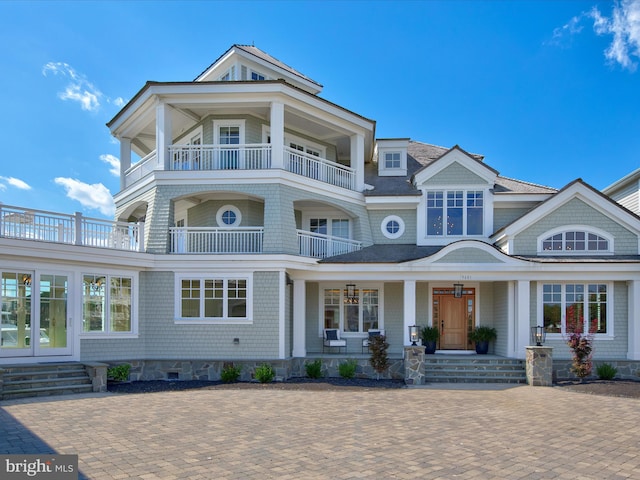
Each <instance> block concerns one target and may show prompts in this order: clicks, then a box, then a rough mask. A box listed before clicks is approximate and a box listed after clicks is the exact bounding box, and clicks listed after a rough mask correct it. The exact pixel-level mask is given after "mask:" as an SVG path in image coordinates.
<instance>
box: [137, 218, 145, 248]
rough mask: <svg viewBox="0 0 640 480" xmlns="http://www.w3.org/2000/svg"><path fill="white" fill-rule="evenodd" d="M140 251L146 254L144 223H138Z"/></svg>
mask: <svg viewBox="0 0 640 480" xmlns="http://www.w3.org/2000/svg"><path fill="white" fill-rule="evenodd" d="M138 251H139V252H144V222H138Z"/></svg>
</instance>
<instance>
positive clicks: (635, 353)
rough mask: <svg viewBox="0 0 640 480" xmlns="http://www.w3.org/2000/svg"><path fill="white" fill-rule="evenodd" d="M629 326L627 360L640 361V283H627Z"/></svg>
mask: <svg viewBox="0 0 640 480" xmlns="http://www.w3.org/2000/svg"><path fill="white" fill-rule="evenodd" d="M627 295H628V297H629V300H628V310H629V315H628V316H627V318H628V322H629V324H628V325H627V336H628V339H627V342H628V346H627V359H629V360H640V281H638V280H631V281H629V282H627Z"/></svg>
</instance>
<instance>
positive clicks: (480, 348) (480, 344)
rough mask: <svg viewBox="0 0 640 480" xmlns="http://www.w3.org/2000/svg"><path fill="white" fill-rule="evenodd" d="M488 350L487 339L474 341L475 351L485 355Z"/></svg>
mask: <svg viewBox="0 0 640 480" xmlns="http://www.w3.org/2000/svg"><path fill="white" fill-rule="evenodd" d="M488 351H489V340H480V341H477V342H476V353H477V354H479V355H486V354H487V352H488Z"/></svg>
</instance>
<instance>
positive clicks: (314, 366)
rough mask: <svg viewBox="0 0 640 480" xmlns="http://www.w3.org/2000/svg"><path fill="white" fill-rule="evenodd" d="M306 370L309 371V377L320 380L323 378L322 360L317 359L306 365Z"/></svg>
mask: <svg viewBox="0 0 640 480" xmlns="http://www.w3.org/2000/svg"><path fill="white" fill-rule="evenodd" d="M304 369H305V370H306V371H307V377H309V378H320V377H322V360H320V359H317V360H314V361H313V362H311V363H305V364H304Z"/></svg>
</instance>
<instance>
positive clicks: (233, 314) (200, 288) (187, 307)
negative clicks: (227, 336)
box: [176, 277, 251, 323]
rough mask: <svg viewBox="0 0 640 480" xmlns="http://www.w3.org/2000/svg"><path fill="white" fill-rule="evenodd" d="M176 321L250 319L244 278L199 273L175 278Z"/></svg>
mask: <svg viewBox="0 0 640 480" xmlns="http://www.w3.org/2000/svg"><path fill="white" fill-rule="evenodd" d="M178 284H179V293H178V295H179V302H178V306H177V312H176V317H177V321H180V322H182V323H184V322H185V321H186V322H188V323H192V321H194V322H195V321H197V322H203V323H207V322H217V321H222V322H225V321H226V322H236V321H239V322H243V321H249V320H250V311H251V304H250V289H251V283H250V281H249V279H248V278H232V277H229V278H226V277H219V278H215V277H200V278H180V279H179V282H178Z"/></svg>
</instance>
